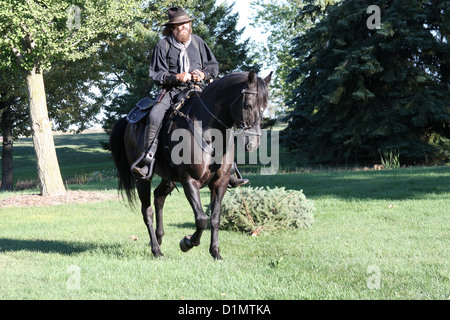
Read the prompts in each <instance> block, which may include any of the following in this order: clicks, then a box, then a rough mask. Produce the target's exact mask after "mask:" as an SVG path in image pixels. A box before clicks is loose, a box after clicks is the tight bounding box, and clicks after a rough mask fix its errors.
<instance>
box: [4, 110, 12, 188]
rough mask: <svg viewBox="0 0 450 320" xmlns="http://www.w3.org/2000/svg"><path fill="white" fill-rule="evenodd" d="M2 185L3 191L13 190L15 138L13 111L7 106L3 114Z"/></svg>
mask: <svg viewBox="0 0 450 320" xmlns="http://www.w3.org/2000/svg"><path fill="white" fill-rule="evenodd" d="M1 126H2V128H1V129H2V136H3V149H2V184H1V190H7V191H10V190H13V187H14V185H13V136H12V128H11V110H10V106H9V105H6V106H5V110H4V111H3V114H2V123H1Z"/></svg>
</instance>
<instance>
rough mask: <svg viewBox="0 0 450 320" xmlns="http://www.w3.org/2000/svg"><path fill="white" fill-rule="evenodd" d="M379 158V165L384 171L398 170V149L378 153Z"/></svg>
mask: <svg viewBox="0 0 450 320" xmlns="http://www.w3.org/2000/svg"><path fill="white" fill-rule="evenodd" d="M379 152H380V156H381V164H382V165H383V167H384V168H385V169H398V168H400V156H399V154H398V149H391V150H384V151H379Z"/></svg>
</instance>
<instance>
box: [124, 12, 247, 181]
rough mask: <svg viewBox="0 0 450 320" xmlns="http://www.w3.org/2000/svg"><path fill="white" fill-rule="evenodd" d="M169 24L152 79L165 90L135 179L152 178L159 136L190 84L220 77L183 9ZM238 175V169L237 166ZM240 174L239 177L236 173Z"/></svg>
mask: <svg viewBox="0 0 450 320" xmlns="http://www.w3.org/2000/svg"><path fill="white" fill-rule="evenodd" d="M168 15H169V21H168V22H167V23H165V24H164V25H163V26H164V27H165V28H164V29H163V32H162V33H163V36H165V38H163V39H161V40H160V41H159V42H158V44H157V45H156V47H155V48H154V50H153V53H152V60H151V65H150V78H151V79H152V80H153V81H154V82H155V83H156V84H157V85H159V86H161V87H162V90H161V92H160V95H159V97H158V100H157V101H158V102H157V103H156V104H155V105H154V106H153V107H152V108H151V110H150V113H149V115H148V117H147V123H146V127H145V135H144V138H145V145H144V152H143V154H142V155H141V157H139V158H138V160H137V161H136V162H135V163H134V164H133V165H132V167H131V170H132V172H133V174H134V175H135V176H136V177H140V178H142V177H151V176H152V174H153V166H154V162H155V153H156V150H157V143H158V139H157V137H158V133H159V129H160V127H161V125H162V121H163V118H164V115H165V113H166V111H167V110H168V109H169V108H170V106H171V105H172V104H173V102H174V98H175V97H176V96H177V95H178V94H179V93H181V92H183V91H186V90H187V89H188V82H191V81H194V82H204V81H209V80H212V79H214V78H215V77H217V75H218V73H219V66H218V63H217V61H216V58H215V57H214V54H213V53H212V52H211V50H210V48H209V47H208V45H207V44H206V43H205V42H204V41H203V40H202V39H201V38H200V37H199V36H197V35H194V34H192V20H194V19H195V18H190V17H189V16H188V15H187V14H186V12H185V11H184V10H183V9H181V8H180V7H173V8H170V9H169V10H168ZM234 168H235V171H237V168H236V165H234ZM237 173H239V172H238V171H237ZM247 182H248V180H247V179H239V178H237V177H235V176H234V175H232V176H230V182H229V185H230V186H231V187H237V186H241V185H244V184H246V183H247Z"/></svg>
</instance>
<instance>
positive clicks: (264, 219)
mask: <svg viewBox="0 0 450 320" xmlns="http://www.w3.org/2000/svg"><path fill="white" fill-rule="evenodd" d="M313 210H314V206H313V204H312V202H311V201H309V200H307V199H306V197H305V195H304V194H303V191H302V190H300V191H295V190H285V189H284V188H273V189H270V188H269V187H266V188H262V187H261V188H236V189H232V190H231V191H229V192H228V193H227V194H226V195H225V197H224V199H223V202H222V214H221V222H220V226H221V228H222V229H225V230H236V231H241V232H248V233H251V234H252V235H257V234H259V233H261V232H270V231H274V230H277V229H294V228H309V227H311V226H312V224H313V222H314V218H313V214H312V212H313ZM208 214H209V210H208Z"/></svg>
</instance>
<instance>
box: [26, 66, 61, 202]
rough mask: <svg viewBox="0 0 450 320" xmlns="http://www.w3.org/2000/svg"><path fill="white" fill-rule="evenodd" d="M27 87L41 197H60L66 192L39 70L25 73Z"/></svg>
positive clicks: (34, 69)
mask: <svg viewBox="0 0 450 320" xmlns="http://www.w3.org/2000/svg"><path fill="white" fill-rule="evenodd" d="M27 87H28V94H29V109H30V118H31V128H32V133H33V143H34V151H35V153H36V164H37V171H38V176H39V183H40V188H41V195H42V196H56V195H63V194H65V193H66V189H65V188H64V183H63V180H62V177H61V172H60V170H59V163H58V158H57V156H56V150H55V142H54V140H53V134H52V124H51V122H50V120H49V118H48V111H47V99H46V97H45V87H44V77H43V74H42V71H41V70H39V69H38V68H36V67H35V68H33V69H32V70H31V71H29V72H28V74H27Z"/></svg>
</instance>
